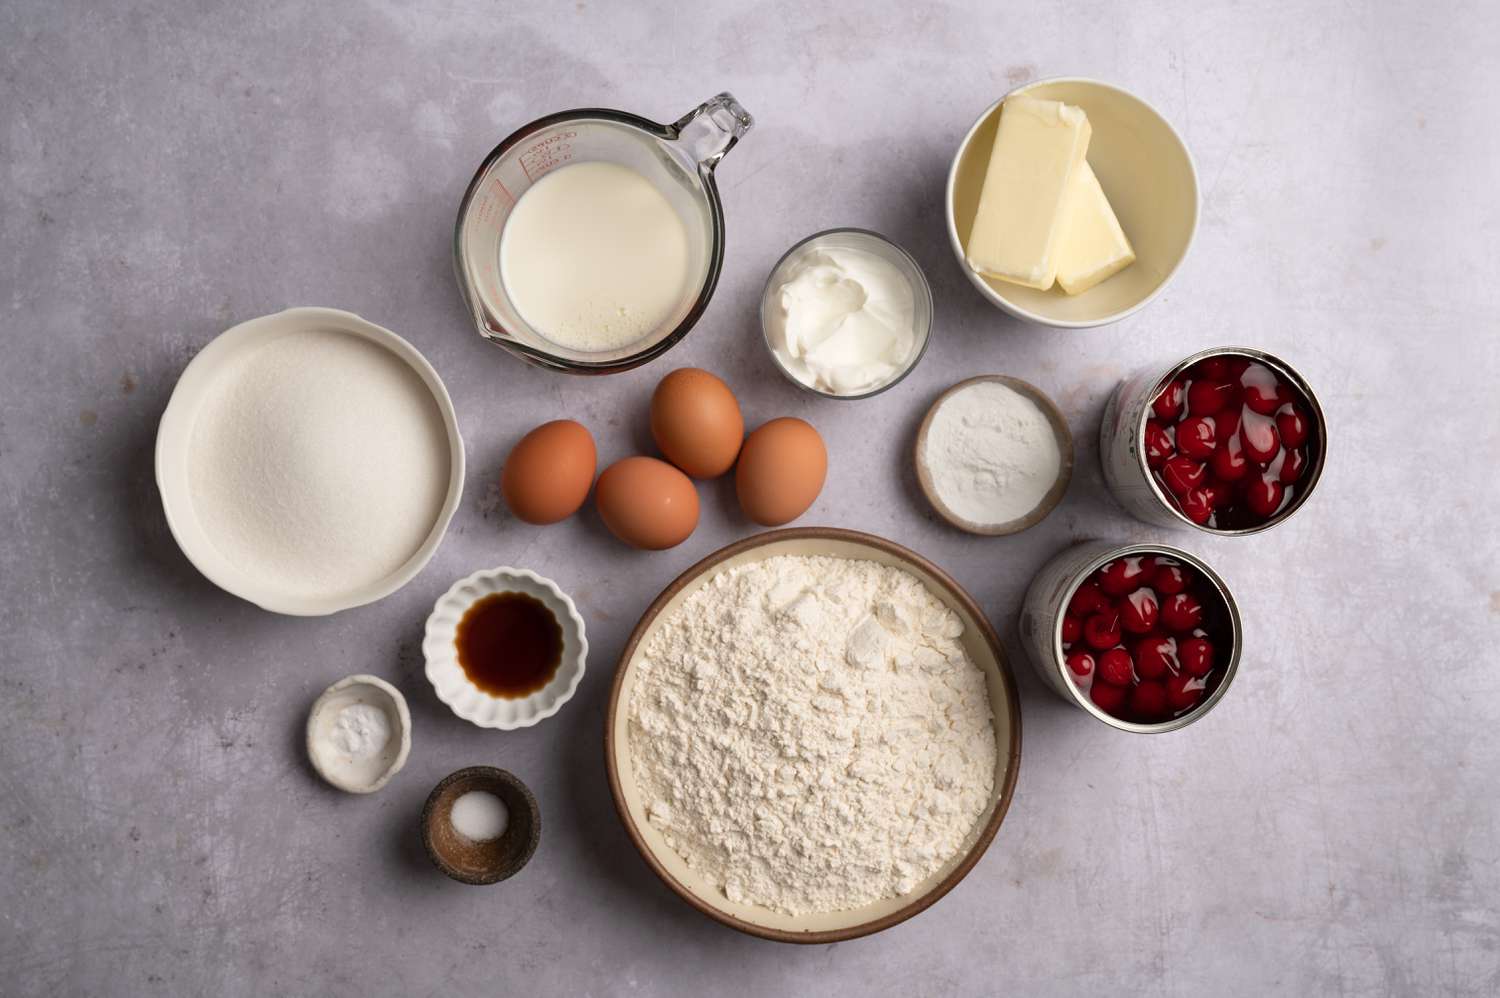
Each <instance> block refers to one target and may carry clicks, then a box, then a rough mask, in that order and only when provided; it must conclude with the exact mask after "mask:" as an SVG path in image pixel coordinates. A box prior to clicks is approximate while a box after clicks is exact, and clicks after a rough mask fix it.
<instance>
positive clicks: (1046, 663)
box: [1021, 541, 1243, 733]
mask: <svg viewBox="0 0 1500 998" xmlns="http://www.w3.org/2000/svg"><path fill="white" fill-rule="evenodd" d="M1242 633H1243V632H1242V630H1241V625H1240V611H1239V606H1238V605H1237V604H1236V603H1235V601H1234V597H1233V596H1232V595H1230V592H1229V588H1228V586H1226V585H1225V584H1224V580H1223V579H1221V578H1220V577H1219V575H1218V573H1216V572H1215V571H1214V570H1213V569H1211V568H1209V567H1208V565H1207V564H1205V563H1204V562H1203V561H1202V560H1200V559H1198V558H1196V557H1194V556H1193V555H1190V554H1188V553H1187V552H1186V551H1183V550H1181V549H1179V548H1174V547H1169V546H1167V545H1164V544H1124V545H1121V544H1115V543H1113V542H1110V541H1089V542H1086V543H1084V544H1079V545H1077V546H1075V547H1072V548H1069V549H1067V550H1066V551H1063V552H1062V553H1061V554H1059V555H1057V556H1056V557H1055V558H1053V559H1052V560H1051V561H1050V562H1048V563H1047V564H1046V565H1044V566H1043V567H1042V570H1041V571H1040V572H1038V573H1037V575H1036V578H1034V579H1033V580H1032V582H1031V587H1030V588H1029V589H1028V590H1027V591H1026V599H1025V602H1024V603H1023V604H1022V607H1021V644H1022V645H1023V647H1024V648H1025V649H1026V655H1027V657H1028V658H1029V659H1031V664H1032V666H1033V667H1034V668H1035V669H1036V672H1037V675H1039V676H1041V677H1042V680H1043V682H1045V683H1046V684H1047V685H1048V686H1049V687H1051V689H1052V691H1053V692H1054V693H1056V694H1057V695H1058V696H1060V697H1062V698H1063V699H1064V700H1067V701H1069V702H1070V703H1072V704H1074V705H1075V706H1077V707H1079V708H1081V709H1082V710H1085V711H1087V712H1088V713H1090V714H1093V715H1094V716H1095V717H1097V718H1098V719H1099V720H1101V721H1103V722H1104V723H1105V724H1108V725H1110V726H1111V727H1115V728H1119V729H1120V730H1121V731H1133V732H1140V733H1155V732H1164V731H1176V730H1178V729H1179V728H1183V727H1186V726H1187V725H1189V724H1192V723H1193V722H1194V721H1196V720H1198V719H1199V718H1200V717H1202V716H1203V715H1204V714H1206V713H1208V712H1209V711H1210V710H1212V709H1213V707H1214V706H1215V705H1216V704H1217V703H1218V702H1219V701H1220V700H1222V699H1223V698H1224V694H1225V692H1226V691H1227V690H1228V689H1229V684H1230V682H1231V681H1233V679H1234V676H1235V673H1236V672H1237V671H1238V670H1239V664H1240V646H1241V642H1242Z"/></svg>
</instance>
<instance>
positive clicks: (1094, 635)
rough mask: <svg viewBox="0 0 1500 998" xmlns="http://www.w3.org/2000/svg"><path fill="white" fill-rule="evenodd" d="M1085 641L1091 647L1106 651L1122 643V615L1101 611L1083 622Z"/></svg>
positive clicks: (1115, 611) (1115, 612) (1117, 612)
mask: <svg viewBox="0 0 1500 998" xmlns="http://www.w3.org/2000/svg"><path fill="white" fill-rule="evenodd" d="M1083 640H1084V641H1087V642H1088V644H1089V647H1091V648H1097V649H1099V650H1100V651H1104V650H1105V649H1106V648H1113V647H1114V646H1115V645H1117V644H1119V643H1120V614H1119V611H1117V610H1101V611H1099V612H1098V613H1096V614H1094V615H1092V616H1091V617H1089V618H1088V619H1086V620H1085V621H1084V622H1083Z"/></svg>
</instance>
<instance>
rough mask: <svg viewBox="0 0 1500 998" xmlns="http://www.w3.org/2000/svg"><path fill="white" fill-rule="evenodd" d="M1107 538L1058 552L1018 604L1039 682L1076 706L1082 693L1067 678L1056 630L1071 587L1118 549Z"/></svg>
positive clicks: (1025, 644) (1023, 634)
mask: <svg viewBox="0 0 1500 998" xmlns="http://www.w3.org/2000/svg"><path fill="white" fill-rule="evenodd" d="M1119 548H1120V545H1118V544H1114V543H1111V542H1110V541H1086V542H1085V543H1083V544H1078V545H1075V546H1074V547H1070V548H1068V549H1067V550H1066V551H1063V552H1062V553H1061V554H1059V555H1057V556H1056V557H1055V558H1053V559H1052V560H1051V561H1049V562H1047V564H1045V565H1043V566H1042V568H1041V570H1040V571H1039V572H1037V573H1036V577H1035V578H1034V579H1032V580H1031V586H1030V587H1029V588H1028V589H1027V590H1026V599H1025V601H1024V602H1023V603H1022V604H1021V621H1020V625H1021V626H1020V630H1021V646H1022V647H1023V648H1024V649H1025V650H1026V657H1027V658H1028V659H1030V660H1031V666H1032V668H1034V669H1035V670H1036V674H1037V675H1038V676H1040V677H1042V681H1043V682H1045V683H1046V684H1047V685H1048V686H1049V687H1051V689H1052V692H1054V693H1056V694H1057V695H1058V696H1060V697H1062V698H1063V699H1064V700H1066V701H1068V702H1069V703H1071V704H1074V705H1075V706H1077V705H1078V701H1079V698H1080V697H1081V696H1082V693H1080V692H1079V690H1078V688H1077V687H1075V686H1074V685H1073V684H1072V683H1071V682H1069V681H1068V677H1067V673H1066V671H1065V669H1066V666H1065V665H1064V664H1063V660H1062V654H1061V652H1060V650H1059V647H1058V643H1057V635H1058V629H1059V628H1060V627H1061V626H1062V618H1063V613H1064V612H1065V611H1066V610H1067V608H1068V600H1069V599H1071V598H1072V596H1073V590H1075V589H1077V588H1078V586H1079V584H1080V583H1082V582H1083V580H1084V578H1085V576H1087V575H1088V573H1089V572H1090V571H1091V570H1092V568H1093V566H1094V565H1095V564H1097V563H1099V561H1100V559H1104V560H1108V558H1106V557H1105V556H1107V555H1109V554H1110V553H1112V552H1115V551H1118V550H1119Z"/></svg>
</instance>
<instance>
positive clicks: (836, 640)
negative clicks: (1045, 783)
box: [629, 556, 996, 914]
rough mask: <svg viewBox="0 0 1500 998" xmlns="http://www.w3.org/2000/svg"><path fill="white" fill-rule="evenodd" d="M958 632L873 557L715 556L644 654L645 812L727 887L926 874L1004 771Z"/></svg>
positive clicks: (872, 893)
mask: <svg viewBox="0 0 1500 998" xmlns="http://www.w3.org/2000/svg"><path fill="white" fill-rule="evenodd" d="M962 633H963V624H962V622H961V621H960V620H959V618H958V617H957V616H956V615H955V614H954V613H953V612H952V611H951V610H949V609H948V608H947V607H946V606H944V605H943V604H942V603H941V602H940V601H939V600H938V599H937V598H936V597H934V596H933V595H932V594H931V593H930V592H928V590H927V589H926V587H925V586H924V585H923V584H922V583H921V582H920V581H919V580H918V579H917V578H916V577H914V576H912V575H911V574H909V573H907V572H903V571H900V570H898V569H895V568H891V567H888V566H884V565H880V564H877V563H875V562H871V561H857V560H850V559H842V558H830V557H800V556H781V557H775V558H769V559H766V560H764V561H760V562H755V563H752V564H748V565H744V566H741V567H738V568H734V569H731V570H728V571H725V572H722V573H720V574H719V575H717V576H715V577H714V578H712V579H711V580H709V581H708V582H707V583H706V584H704V585H703V586H702V587H701V588H699V589H698V590H697V591H695V592H694V593H692V594H691V595H690V596H689V597H688V598H687V599H685V600H684V601H683V602H682V604H680V605H679V606H678V607H676V608H675V610H673V611H672V612H671V613H670V614H669V615H668V616H667V617H665V618H664V619H663V621H662V623H661V626H660V627H659V628H658V630H657V631H656V632H655V634H653V636H652V638H651V639H650V641H649V643H648V644H647V646H646V648H645V649H644V654H643V657H642V658H641V659H640V660H639V661H638V662H637V664H636V668H637V669H638V670H639V672H638V675H637V676H636V679H635V684H634V687H633V690H632V694H631V698H630V708H629V709H630V722H629V724H630V727H629V745H630V758H631V766H632V771H633V774H634V777H635V780H636V782H637V785H638V786H639V788H640V790H641V791H642V793H643V794H644V799H645V801H646V811H647V815H648V819H649V820H650V821H651V822H652V823H653V824H654V825H656V826H657V827H658V828H660V829H661V831H662V833H663V834H664V836H665V838H666V840H667V841H668V843H670V845H671V846H672V848H673V849H675V850H676V851H677V853H678V854H679V855H680V856H681V857H682V858H683V860H684V861H686V863H687V864H688V865H689V866H690V867H692V868H694V869H695V870H697V871H699V872H700V873H702V874H703V875H704V876H705V877H707V878H708V879H709V880H710V881H711V882H712V883H713V884H715V885H717V886H718V887H719V888H720V889H721V890H722V891H723V892H724V895H725V897H727V898H728V899H729V900H731V901H735V902H748V903H753V904H758V905H763V906H765V907H768V908H772V909H775V910H777V911H782V912H787V913H790V914H801V913H806V912H821V911H838V910H842V909H847V908H854V907H858V906H860V905H864V904H868V903H870V902H872V901H876V900H879V899H881V898H887V897H892V896H896V895H901V894H905V893H907V892H909V891H911V890H912V889H913V888H914V887H916V885H917V884H919V883H920V882H921V881H922V880H924V879H925V878H926V877H928V876H929V875H930V874H932V873H934V872H935V871H936V870H938V869H939V868H940V867H941V866H942V865H943V864H944V863H945V862H947V861H948V860H949V859H951V858H952V857H954V856H955V855H956V854H958V853H959V852H960V850H961V849H962V848H963V847H964V846H965V844H966V843H967V842H968V841H969V840H970V836H971V835H972V834H973V833H974V832H975V830H976V826H977V823H978V821H979V819H980V817H981V816H982V815H983V814H984V813H985V810H986V808H987V805H988V802H989V796H990V792H991V790H992V789H993V786H994V778H995V763H996V749H995V733H994V727H993V722H992V719H991V712H990V703H989V697H988V694H987V687H986V684H985V678H984V675H983V673H981V672H980V671H979V669H978V667H977V666H975V665H974V663H973V662H972V661H971V660H970V659H969V657H968V655H967V653H966V652H965V651H964V649H963V647H962V646H961V645H960V644H959V642H958V638H959V636H960V635H961V634H962Z"/></svg>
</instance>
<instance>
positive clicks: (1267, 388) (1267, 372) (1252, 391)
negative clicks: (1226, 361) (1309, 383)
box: [1240, 364, 1281, 416]
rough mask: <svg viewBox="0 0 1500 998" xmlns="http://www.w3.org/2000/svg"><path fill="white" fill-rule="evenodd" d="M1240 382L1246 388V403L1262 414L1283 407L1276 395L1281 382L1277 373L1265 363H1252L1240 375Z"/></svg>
mask: <svg viewBox="0 0 1500 998" xmlns="http://www.w3.org/2000/svg"><path fill="white" fill-rule="evenodd" d="M1240 384H1241V385H1243V386H1244V388H1245V404H1246V405H1248V406H1249V407H1250V408H1251V409H1253V410H1255V411H1256V412H1258V413H1260V414H1261V415H1262V416H1269V415H1271V413H1273V412H1275V411H1276V410H1277V409H1278V408H1280V407H1281V400H1280V399H1278V398H1277V397H1276V393H1277V390H1278V389H1279V388H1280V387H1281V382H1279V381H1277V380H1276V375H1275V373H1274V372H1273V371H1272V370H1271V369H1270V368H1269V367H1266V366H1265V365H1264V364H1251V365H1250V366H1249V367H1247V368H1245V373H1244V374H1241V375H1240Z"/></svg>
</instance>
